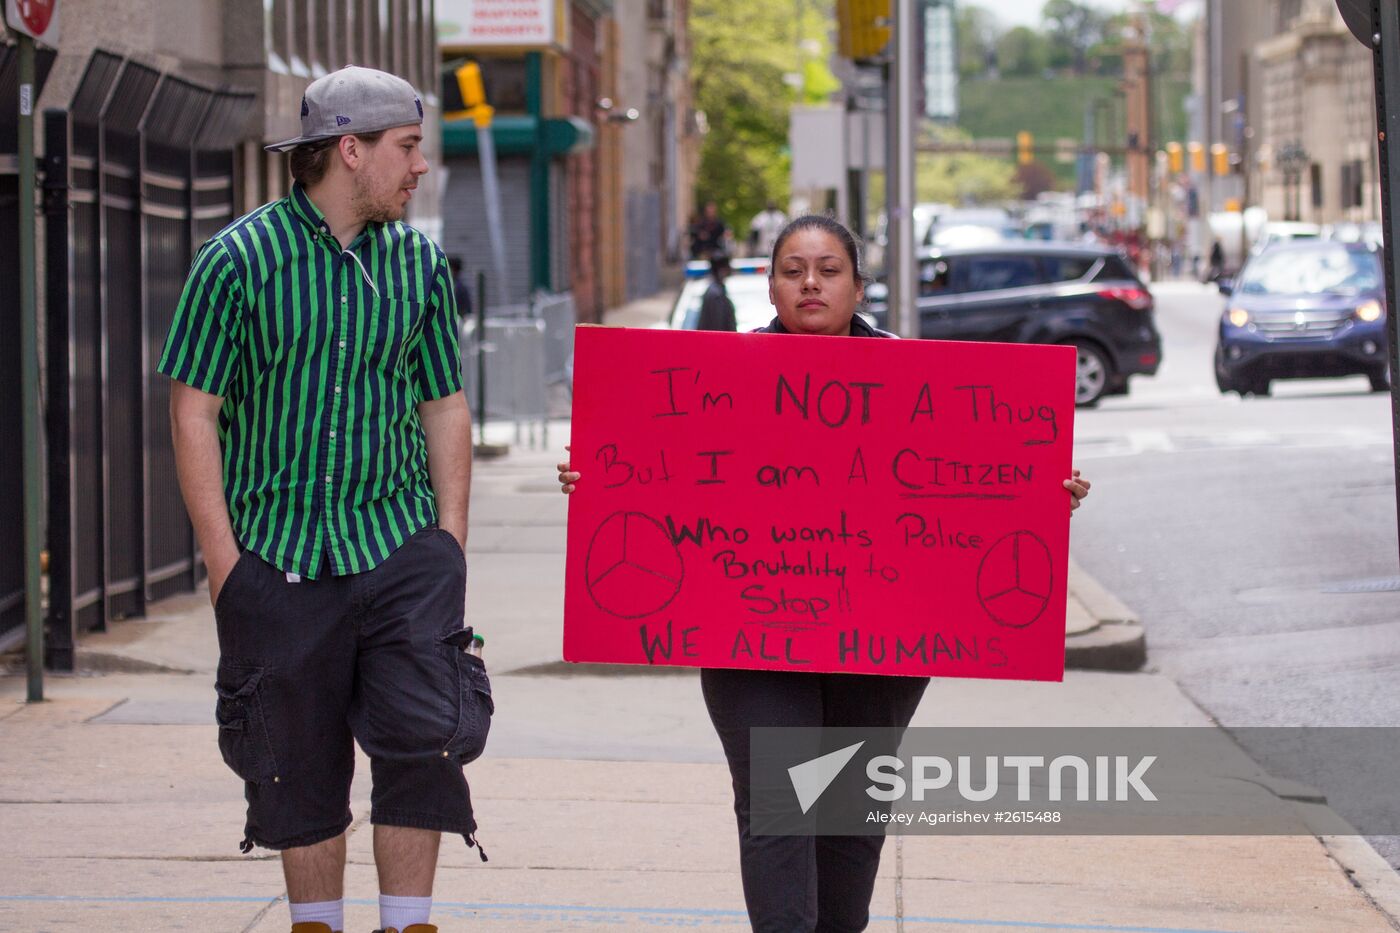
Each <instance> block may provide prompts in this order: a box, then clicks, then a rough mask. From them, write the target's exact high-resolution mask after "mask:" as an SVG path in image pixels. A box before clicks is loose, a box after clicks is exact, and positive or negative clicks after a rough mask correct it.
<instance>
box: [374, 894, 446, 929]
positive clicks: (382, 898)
mask: <svg viewBox="0 0 1400 933" xmlns="http://www.w3.org/2000/svg"><path fill="white" fill-rule="evenodd" d="M432 912H433V899H432V898H431V897H393V896H392V895H389V894H381V895H379V925H380V926H381V927H383V928H384V929H386V930H387V929H389V928H390V927H393V928H394V929H395V930H402V929H403V928H404V927H408V926H412V925H413V924H415V923H427V922H428V915H429V914H431V913H432Z"/></svg>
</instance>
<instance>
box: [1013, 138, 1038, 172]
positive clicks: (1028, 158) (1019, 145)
mask: <svg viewBox="0 0 1400 933" xmlns="http://www.w3.org/2000/svg"><path fill="white" fill-rule="evenodd" d="M1034 143H1035V138H1034V137H1033V136H1031V134H1030V133H1029V132H1027V131H1026V130H1022V131H1021V132H1019V133H1017V134H1016V162H1017V163H1018V164H1020V165H1030V164H1031V163H1032V162H1034V161H1035V152H1034V148H1035V147H1034Z"/></svg>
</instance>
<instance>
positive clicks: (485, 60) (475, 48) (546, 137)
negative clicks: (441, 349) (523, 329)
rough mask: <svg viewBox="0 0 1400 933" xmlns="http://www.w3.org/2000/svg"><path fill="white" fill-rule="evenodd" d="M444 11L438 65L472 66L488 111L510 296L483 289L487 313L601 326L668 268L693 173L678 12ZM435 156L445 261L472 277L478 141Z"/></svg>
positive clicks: (527, 5) (478, 1)
mask: <svg viewBox="0 0 1400 933" xmlns="http://www.w3.org/2000/svg"><path fill="white" fill-rule="evenodd" d="M496 6H500V7H501V10H500V11H499V12H497V11H495V10H494V8H495V7H496ZM439 9H440V17H439V19H440V25H441V28H442V34H441V44H442V55H443V59H444V61H445V62H446V63H449V64H451V63H456V62H459V61H461V60H465V59H471V60H475V61H477V62H478V63H479V64H480V65H481V68H482V74H483V78H484V80H485V84H486V93H487V97H488V100H489V102H490V104H491V105H492V106H493V107H494V108H495V110H496V116H495V119H494V123H493V126H492V129H491V134H492V140H493V141H494V148H495V150H496V154H497V177H498V181H499V188H500V193H501V203H502V205H503V218H502V220H503V227H504V229H503V231H502V234H503V239H504V242H505V245H506V266H507V269H506V283H505V286H504V288H502V289H495V290H492V289H490V288H489V287H488V292H491V291H494V292H495V294H496V295H497V296H498V297H497V299H496V300H495V301H494V302H493V303H494V304H495V305H496V306H497V307H500V306H502V305H504V306H505V307H507V308H508V309H511V310H520V309H523V308H525V307H528V306H532V305H538V304H539V302H540V301H541V300H550V299H549V298H548V296H566V298H567V300H568V301H569V302H570V303H571V304H572V306H573V312H574V316H575V319H576V320H578V321H581V322H596V321H600V320H601V319H602V314H603V311H604V310H605V309H607V308H610V307H615V306H617V305H619V304H621V303H623V302H625V301H627V300H629V299H632V298H636V297H641V296H643V295H649V294H652V293H654V292H655V291H657V289H658V288H660V287H661V284H662V282H663V281H664V280H665V279H666V277H667V271H668V270H670V269H673V268H674V267H675V263H676V260H677V256H678V253H679V246H680V240H681V235H682V231H683V229H684V227H685V219H686V218H687V217H688V215H689V212H690V209H691V201H690V197H691V194H690V192H691V188H692V180H693V178H694V173H695V166H696V164H697V162H698V149H699V143H698V134H696V133H695V131H694V129H693V127H694V125H695V120H694V112H693V109H692V107H691V104H690V96H689V82H688V79H687V76H686V70H687V69H686V64H687V61H688V55H689V50H688V33H687V30H686V22H687V15H688V10H687V4H686V0H612V2H607V0H569V2H567V3H556V2H554V0H511V2H509V3H505V2H504V0H442V2H441V3H440V6H439ZM488 9H489V10H492V12H491V15H489V16H487V15H486V11H487V10H488ZM488 23H489V24H490V27H489V28H487V26H486V24H488ZM444 146H445V150H446V164H447V169H448V171H447V174H448V190H447V194H446V198H445V202H444V204H445V213H444V217H445V225H444V246H445V248H447V250H448V251H449V253H455V254H457V255H460V256H461V257H462V258H463V263H464V265H465V266H466V267H467V268H468V269H469V270H470V269H473V268H482V269H485V268H486V267H487V266H489V263H487V262H486V261H485V257H487V256H488V255H489V246H490V243H489V235H490V234H489V229H488V225H487V224H486V222H485V219H486V218H485V207H484V204H483V203H482V193H483V191H484V188H483V179H482V177H481V163H480V159H479V154H478V143H477V132H476V129H475V127H474V126H470V125H469V121H466V120H457V119H448V120H447V121H446V122H445V124H444ZM542 296H543V297H542Z"/></svg>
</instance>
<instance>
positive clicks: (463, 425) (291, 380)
mask: <svg viewBox="0 0 1400 933" xmlns="http://www.w3.org/2000/svg"><path fill="white" fill-rule="evenodd" d="M422 121H423V108H422V105H421V103H420V101H419V98H418V95H417V93H416V92H415V91H414V90H413V88H412V87H411V86H410V85H409V84H408V83H407V82H405V81H403V80H402V79H400V78H397V77H394V76H393V75H389V74H386V73H384V72H381V71H374V70H372V69H367V68H356V67H350V68H346V69H343V70H341V71H338V72H335V73H333V74H330V75H327V76H325V77H323V78H320V79H318V80H317V81H315V82H313V83H312V84H311V85H310V86H309V87H308V88H307V90H306V96H305V98H304V99H303V101H302V111H301V123H302V135H301V136H299V137H297V138H295V139H292V140H288V141H287V142H285V143H279V144H277V145H276V146H269V147H268V148H269V149H276V150H290V152H291V171H292V176H293V178H294V179H295V184H294V185H293V188H292V192H291V194H290V195H288V196H287V197H285V198H283V199H281V200H279V201H276V202H274V203H272V204H268V205H265V206H263V207H261V208H259V209H258V210H256V211H253V212H252V213H251V214H249V215H247V216H245V217H243V218H240V219H239V220H237V221H235V222H234V223H233V224H231V225H230V226H229V227H227V228H225V229H224V230H223V231H221V232H220V233H219V234H217V235H216V236H215V237H214V238H213V239H211V240H210V241H209V242H208V243H206V244H205V245H204V247H203V249H201V250H200V252H199V254H198V256H197V257H196V259H195V262H194V266H193V268H192V269H191V271H190V275H189V278H188V280H187V282H186V285H185V290H184V294H183V296H182V297H181V299H180V305H179V308H178V309H177V311H176V314H175V320H174V323H173V325H172V327H171V330H170V336H169V339H168V340H167V343H166V347H165V353H164V355H163V356H162V358H161V362H160V367H159V368H160V371H161V372H163V373H165V374H166V375H168V376H170V377H171V378H172V379H173V380H174V383H173V386H172V393H171V403H170V408H171V420H172V423H173V430H174V437H175V455H176V466H177V470H178V473H179V480H180V489H181V491H182V493H183V494H184V498H185V504H186V507H187V508H188V510H189V514H190V518H191V520H192V521H193V523H194V528H195V533H196V535H197V536H198V538H199V543H200V547H201V549H202V551H203V553H204V559H205V564H206V566H207V567H208V571H209V594H210V599H211V600H212V601H213V604H214V616H215V620H216V625H217V627H218V636H219V649H220V659H219V670H218V675H217V681H216V687H217V690H218V695H219V699H218V708H217V718H218V720H219V747H220V751H221V752H222V754H223V757H224V760H225V761H226V762H227V763H228V764H229V766H230V767H231V768H232V769H233V770H234V771H235V772H236V773H237V774H238V775H239V776H240V777H241V778H243V780H244V788H245V796H246V798H247V801H248V818H247V824H246V828H245V832H244V841H243V846H242V848H243V851H245V852H246V851H249V850H250V849H251V848H252V846H253V845H262V846H266V847H268V848H272V849H278V850H281V851H282V865H283V872H284V875H285V877H286V881H287V891H288V895H289V900H290V901H291V908H292V923H293V931H294V933H333V931H340V930H341V929H342V927H343V906H342V905H343V895H344V867H345V843H346V837H345V831H346V829H347V828H348V827H349V826H350V823H351V819H352V817H351V813H350V806H349V802H350V782H351V776H352V773H353V769H354V746H353V743H354V742H355V741H358V742H359V744H360V746H361V747H362V748H363V749H364V751H365V753H366V755H368V757H369V759H370V763H371V773H372V778H373V791H372V799H371V814H370V819H371V822H373V824H374V853H375V861H376V864H377V866H378V873H379V886H380V919H381V924H382V926H383V927H384V929H385V930H386V931H394V930H403V931H404V933H409V931H412V933H428V931H432V930H435V929H436V928H435V927H433V926H431V925H429V924H428V922H427V921H428V918H429V909H430V907H431V895H432V885H433V876H434V873H435V870H436V864H437V855H438V846H439V842H440V835H441V833H443V832H451V833H460V834H461V835H463V836H464V837H465V838H466V840H467V843H468V845H474V844H475V839H474V837H473V833H474V832H475V830H476V822H475V820H474V819H473V817H472V808H471V798H470V794H469V791H468V787H467V782H466V778H465V776H464V775H463V773H462V765H463V764H465V763H466V762H467V761H470V760H471V759H473V758H475V757H476V756H478V755H480V754H481V751H482V748H483V747H484V744H485V741H486V732H487V729H488V728H489V725H490V716H491V713H492V711H493V706H492V702H491V696H490V690H491V688H490V683H489V681H488V680H487V678H486V672H485V669H484V667H483V666H482V665H481V662H480V658H478V657H475V656H472V655H469V654H467V653H466V652H465V651H464V650H463V648H464V646H465V645H466V644H467V643H468V642H469V640H470V638H471V630H470V629H464V628H463V622H464V603H465V589H466V558H465V550H464V549H465V544H466V536H467V499H468V492H469V489H470V483H471V418H470V415H469V413H468V409H467V406H466V403H465V400H464V397H463V394H462V382H461V373H460V362H459V355H458V341H457V320H456V303H455V301H454V298H453V283H452V278H451V275H450V272H449V270H448V265H447V260H446V259H445V257H444V256H443V253H442V251H441V250H440V249H439V248H438V247H437V246H436V245H435V244H434V243H432V242H431V241H430V240H429V239H428V238H427V237H425V236H423V235H422V234H421V233H419V232H418V231H416V230H414V229H413V228H411V227H408V226H406V225H405V224H403V223H402V222H401V220H402V218H403V216H404V212H405V209H406V207H407V205H408V203H409V201H410V199H411V198H412V197H413V191H414V188H415V187H416V185H417V181H418V179H419V178H420V177H421V176H422V175H423V174H424V173H425V172H427V171H428V164H427V162H426V161H425V160H424V158H423V155H422V153H421V151H420V148H419V147H420V143H421V141H422ZM482 857H483V859H484V858H485V856H484V855H483V856H482Z"/></svg>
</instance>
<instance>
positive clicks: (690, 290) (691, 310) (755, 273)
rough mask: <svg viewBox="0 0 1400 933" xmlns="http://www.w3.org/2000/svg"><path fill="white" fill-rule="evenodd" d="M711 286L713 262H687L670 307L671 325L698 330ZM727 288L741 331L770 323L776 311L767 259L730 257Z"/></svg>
mask: <svg viewBox="0 0 1400 933" xmlns="http://www.w3.org/2000/svg"><path fill="white" fill-rule="evenodd" d="M709 287H710V263H709V261H708V260H704V259H700V260H695V261H692V262H688V263H686V264H685V286H684V287H682V288H681V293H680V297H678V298H677V299H676V304H675V307H673V308H672V309H671V327H672V328H673V329H675V330H695V325H696V323H697V322H698V321H699V320H700V303H701V301H702V300H704V298H705V290H706V289H708V288H709ZM724 290H725V291H726V292H727V293H728V294H729V300H730V301H732V302H734V318H735V320H737V321H738V322H739V331H740V332H743V331H750V330H757V329H758V328H760V327H765V326H767V324H768V322H769V321H771V320H773V315H774V314H776V313H777V312H775V311H774V310H773V305H772V303H771V302H769V300H768V259H767V258H766V257H765V258H762V259H731V260H729V276H728V277H727V278H725V280H724Z"/></svg>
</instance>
